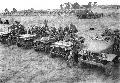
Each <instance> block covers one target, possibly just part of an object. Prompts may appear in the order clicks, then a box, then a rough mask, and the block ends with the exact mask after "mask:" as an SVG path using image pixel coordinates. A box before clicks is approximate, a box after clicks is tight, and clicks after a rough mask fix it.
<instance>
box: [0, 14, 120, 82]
mask: <svg viewBox="0 0 120 83" xmlns="http://www.w3.org/2000/svg"><path fill="white" fill-rule="evenodd" d="M2 18H5V19H9V20H11V22H12V21H14V20H18V21H20V22H21V24H23V25H24V26H25V27H26V28H28V27H29V26H31V25H40V24H42V23H43V21H44V19H47V20H48V25H49V26H55V27H56V28H58V27H59V26H63V27H65V26H66V25H69V24H70V23H73V24H75V25H76V27H77V28H78V30H79V35H84V34H87V35H88V36H93V37H94V36H95V35H97V34H99V33H101V32H102V31H103V29H104V28H111V29H116V28H117V29H120V20H119V18H120V15H118V16H113V17H104V18H99V19H77V18H76V17H74V16H72V15H71V16H62V17H61V16H24V17H22V16H17V17H16V16H14V17H11V16H8V17H2ZM1 28H2V29H3V31H6V30H7V26H3V25H1ZM89 28H95V30H94V31H89ZM4 29H5V30H4ZM1 31H2V30H1ZM84 36H86V35H84ZM113 68H114V70H113V74H112V75H106V74H105V72H104V69H102V68H99V67H96V66H94V67H91V66H90V65H85V66H82V67H72V68H69V67H68V66H67V64H66V62H65V61H64V60H61V59H58V58H56V59H52V58H49V55H48V54H44V53H37V52H35V51H34V50H33V49H31V50H23V49H21V48H18V47H17V46H10V47H9V48H8V47H4V46H3V45H1V44H0V83H120V78H119V77H120V72H119V70H120V68H119V64H117V65H115V67H113Z"/></svg>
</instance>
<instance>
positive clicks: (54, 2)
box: [0, 0, 120, 12]
mask: <svg viewBox="0 0 120 83" xmlns="http://www.w3.org/2000/svg"><path fill="white" fill-rule="evenodd" d="M65 2H71V3H74V2H78V3H79V4H80V5H84V4H88V2H93V3H94V2H97V3H98V5H111V4H113V5H120V0H1V1H0V12H2V11H4V9H5V8H8V10H9V11H11V10H12V9H13V8H16V9H17V10H24V9H30V8H34V9H36V10H39V9H57V8H59V7H60V4H63V3H65Z"/></svg>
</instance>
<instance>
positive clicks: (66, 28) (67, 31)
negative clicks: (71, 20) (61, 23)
mask: <svg viewBox="0 0 120 83" xmlns="http://www.w3.org/2000/svg"><path fill="white" fill-rule="evenodd" d="M64 33H65V34H67V33H69V26H66V27H65V28H64Z"/></svg>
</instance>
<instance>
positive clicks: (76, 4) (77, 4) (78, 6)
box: [72, 2, 80, 9]
mask: <svg viewBox="0 0 120 83" xmlns="http://www.w3.org/2000/svg"><path fill="white" fill-rule="evenodd" d="M72 8H73V9H79V8H80V5H79V3H77V2H76V3H74V4H72Z"/></svg>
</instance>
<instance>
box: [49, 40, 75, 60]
mask: <svg viewBox="0 0 120 83" xmlns="http://www.w3.org/2000/svg"><path fill="white" fill-rule="evenodd" d="M72 44H73V43H72V42H70V41H68V42H66V41H58V42H55V43H54V44H53V45H51V47H52V49H51V52H50V57H52V58H54V57H62V58H64V59H66V60H68V56H69V55H70V51H71V50H72Z"/></svg>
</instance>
